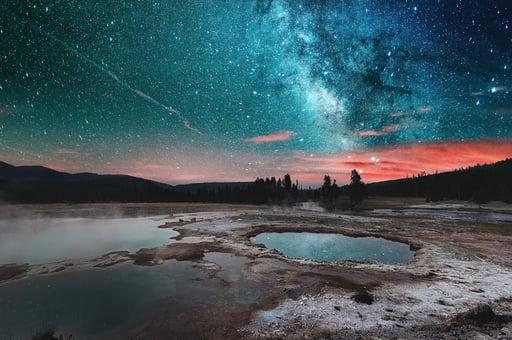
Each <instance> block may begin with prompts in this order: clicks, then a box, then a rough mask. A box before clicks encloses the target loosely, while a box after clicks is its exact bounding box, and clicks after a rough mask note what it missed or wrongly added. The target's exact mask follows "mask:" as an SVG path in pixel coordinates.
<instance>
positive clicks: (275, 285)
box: [0, 201, 512, 339]
mask: <svg viewBox="0 0 512 340" xmlns="http://www.w3.org/2000/svg"><path fill="white" fill-rule="evenodd" d="M402 203H404V202H403V201H401V204H400V207H399V208H401V209H402V208H404V205H403V204H402ZM413 203H416V204H418V202H413ZM454 204H455V203H454ZM385 207H386V208H387V207H389V206H388V205H387V206H385ZM302 208H303V209H301V208H293V207H268V206H233V205H208V204H122V205H119V204H102V205H76V206H67V205H49V206H23V207H20V206H17V207H12V206H4V207H2V208H1V209H0V214H1V215H2V216H3V217H7V216H11V215H13V214H18V213H20V211H23V212H24V213H31V214H38V215H48V216H61V215H65V216H69V215H70V214H71V215H73V216H96V215H105V214H126V215H130V216H139V215H141V216H142V215H145V216H149V215H162V214H164V215H168V218H166V219H165V223H164V224H163V225H162V226H161V227H162V228H173V229H174V230H176V231H178V232H179V233H180V235H179V236H178V237H177V238H176V239H174V240H170V242H169V244H168V245H165V246H162V247H158V248H152V249H141V250H139V251H137V252H133V253H129V252H126V251H119V252H113V253H109V254H105V255H102V256H99V257H98V258H95V259H92V260H90V259H89V260H84V261H82V262H67V261H63V262H59V263H52V264H43V265H37V266H31V265H28V264H18V265H13V264H10V265H3V266H0V281H3V282H2V283H0V288H1V285H2V284H8V283H10V282H13V280H29V279H30V278H31V277H34V276H39V275H51V273H53V272H62V271H69V270H79V269H80V268H82V267H90V266H95V267H109V266H113V265H116V264H118V263H121V262H133V263H134V264H136V265H142V266H154V265H159V264H162V263H164V262H165V261H173V260H174V261H191V262H193V263H195V265H197V266H199V267H200V268H202V270H204V271H206V272H207V273H208V274H209V275H210V276H211V277H217V278H218V279H219V278H220V279H221V280H222V282H224V283H225V284H226V285H227V286H229V285H233V284H240V281H237V282H234V281H233V280H232V275H231V276H230V275H227V276H226V275H224V276H226V277H224V276H223V274H222V270H223V268H220V267H219V264H218V263H215V261H213V260H212V258H215V254H218V253H224V254H226V253H227V254H232V256H233V258H236V259H243V261H242V260H240V261H242V262H243V265H239V266H237V267H236V268H235V269H234V270H235V271H238V272H240V273H238V274H236V275H243V276H244V277H245V279H244V280H245V281H244V282H247V285H249V286H251V285H252V284H254V287H256V288H254V287H253V288H252V289H261V290H262V292H261V296H260V297H259V298H258V299H257V301H256V302H255V303H251V304H247V305H245V304H240V303H236V302H234V301H230V300H229V298H223V300H222V301H217V303H215V304H214V305H211V306H209V307H208V308H207V310H204V311H202V312H201V313H199V312H198V313H196V314H195V315H194V322H195V323H196V324H197V327H194V330H192V329H191V330H190V331H188V332H187V330H183V331H182V333H179V334H180V335H182V336H198V337H206V338H208V337H210V338H240V337H244V338H296V339H299V338H300V339H304V338H340V339H344V338H349V337H350V338H356V339H357V338H361V339H368V338H429V339H430V338H442V339H444V338H447V339H457V338H481V339H485V338H503V339H508V338H512V308H511V307H512V224H510V223H508V222H503V223H495V221H490V222H489V221H486V222H482V221H477V220H467V219H459V218H444V217H443V216H439V215H434V216H433V217H429V216H423V215H422V216H415V215H414V214H411V215H406V216H402V215H401V216H386V215H380V214H375V213H370V212H368V211H360V212H357V213H351V214H348V213H347V214H343V213H328V212H322V211H319V209H316V207H315V206H314V205H305V206H302ZM395 208H397V207H395ZM415 208H418V206H416V207H415ZM421 208H425V206H421ZM428 208H436V207H428ZM457 208H460V207H458V206H457V207H454V206H453V205H452V206H450V205H449V204H446V205H444V206H442V209H443V211H447V210H448V211H450V209H451V210H453V209H457ZM474 208H475V207H470V206H463V209H466V210H468V209H469V210H471V209H474ZM507 209H508V207H500V211H501V212H502V213H507V211H506V210H507ZM476 211H478V209H476ZM263 231H309V232H330V233H343V234H346V235H351V236H378V237H384V238H388V239H392V240H399V241H402V242H406V243H408V244H410V245H411V248H412V249H415V250H416V255H415V257H414V259H413V260H412V261H411V262H409V263H407V264H402V265H384V264H379V263H371V262H366V263H361V262H350V261H339V262H334V263H318V262H314V261H304V260H295V259H288V258H286V257H284V256H282V255H281V254H279V253H278V252H276V251H273V250H269V249H266V248H264V247H261V246H258V245H254V244H252V243H251V242H250V240H249V238H250V237H251V236H254V235H256V234H258V233H260V232H263ZM212 254H213V255H212ZM224 269H225V268H224ZM230 270H233V268H231V269H230ZM233 275H235V274H233ZM205 284H208V281H206V282H205ZM251 287H252V286H251ZM150 315H151V320H152V321H151V323H147V322H146V321H147V320H140V325H137V326H134V327H133V329H128V330H125V332H126V333H123V334H124V335H125V336H127V335H128V334H129V336H132V335H133V334H136V335H137V336H138V337H141V338H154V337H161V336H165V335H169V334H173V333H169V332H172V329H173V327H174V329H176V328H175V327H176V323H174V322H167V321H168V319H169V318H171V319H172V317H170V316H169V314H168V313H166V312H165V309H162V310H160V309H159V308H155V309H154V310H153V311H152V312H151V313H150ZM148 318H149V316H148ZM166 320H167V321H166ZM174 334H177V333H174Z"/></svg>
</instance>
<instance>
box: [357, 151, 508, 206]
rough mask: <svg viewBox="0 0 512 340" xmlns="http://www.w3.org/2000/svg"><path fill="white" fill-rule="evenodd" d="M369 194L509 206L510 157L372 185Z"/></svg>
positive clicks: (368, 189) (368, 186) (367, 189)
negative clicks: (499, 203)
mask: <svg viewBox="0 0 512 340" xmlns="http://www.w3.org/2000/svg"><path fill="white" fill-rule="evenodd" d="M366 191H367V193H368V194H370V195H381V196H402V197H424V198H425V199H426V201H428V202H436V201H442V200H462V201H474V202H477V203H485V202H488V201H492V200H496V201H503V202H507V203H512V158H507V159H505V160H503V161H499V162H496V163H493V164H485V165H480V164H479V165H475V166H471V167H468V168H464V169H458V170H455V171H450V172H443V173H436V174H430V175H427V174H425V173H423V174H419V175H417V176H413V177H412V178H405V179H399V180H394V181H386V182H379V183H372V184H367V185H366Z"/></svg>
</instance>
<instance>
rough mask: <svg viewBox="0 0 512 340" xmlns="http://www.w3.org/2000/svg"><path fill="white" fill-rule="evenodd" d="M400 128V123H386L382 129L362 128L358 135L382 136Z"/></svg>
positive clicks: (357, 132)
mask: <svg viewBox="0 0 512 340" xmlns="http://www.w3.org/2000/svg"><path fill="white" fill-rule="evenodd" d="M399 129H400V125H398V124H391V125H386V126H384V127H383V128H382V129H380V130H362V131H356V133H355V134H356V136H359V137H375V136H382V135H387V134H390V133H393V132H396V131H398V130H399Z"/></svg>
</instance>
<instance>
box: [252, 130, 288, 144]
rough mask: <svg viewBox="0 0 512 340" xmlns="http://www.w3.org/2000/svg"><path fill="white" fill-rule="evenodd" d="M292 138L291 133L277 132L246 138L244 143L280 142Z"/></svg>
mask: <svg viewBox="0 0 512 340" xmlns="http://www.w3.org/2000/svg"><path fill="white" fill-rule="evenodd" d="M293 136H295V132H293V131H278V132H275V133H271V134H269V135H262V136H256V137H251V138H246V139H245V142H247V143H250V144H262V143H273V142H282V141H286V140H289V139H291V138H293Z"/></svg>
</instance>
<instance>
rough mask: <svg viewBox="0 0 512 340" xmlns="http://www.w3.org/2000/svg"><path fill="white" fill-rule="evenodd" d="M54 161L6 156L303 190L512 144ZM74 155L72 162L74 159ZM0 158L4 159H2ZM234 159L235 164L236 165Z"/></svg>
mask: <svg viewBox="0 0 512 340" xmlns="http://www.w3.org/2000/svg"><path fill="white" fill-rule="evenodd" d="M56 155H57V156H66V157H60V158H59V157H57V158H55V159H53V160H48V161H43V162H37V160H35V159H27V160H25V161H23V162H19V161H16V160H14V159H9V158H6V157H2V159H5V160H6V161H8V162H10V161H12V164H15V165H20V164H32V165H33V164H41V165H44V166H48V167H50V168H53V169H57V170H60V171H66V172H83V171H90V172H97V173H100V174H126V175H131V176H136V177H142V178H147V179H151V180H155V181H160V182H165V183H169V184H184V183H197V182H238V181H253V180H254V179H255V178H256V177H271V176H275V177H282V176H284V174H285V173H290V174H291V176H292V178H293V179H294V180H295V179H298V180H299V181H300V182H301V183H302V184H303V185H305V186H309V185H311V186H315V187H316V186H319V185H320V184H321V182H322V179H323V176H324V175H325V174H327V175H330V176H331V177H332V178H336V179H337V181H338V183H340V184H344V183H347V181H348V179H349V174H350V171H351V170H352V169H356V170H358V171H360V172H361V173H362V177H363V180H364V181H365V182H376V181H384V180H391V179H398V178H404V177H406V176H412V175H413V174H418V173H421V172H426V173H434V172H436V171H439V172H443V171H451V170H454V169H458V168H461V167H468V166H472V165H475V164H484V163H492V162H496V161H499V160H502V159H505V158H508V157H512V139H503V140H497V139H489V140H474V141H446V142H440V143H415V144H404V145H398V146H392V147H380V148H372V149H366V150H357V151H352V152H344V153H339V154H329V155H314V154H310V155H307V154H305V153H295V154H291V155H290V156H273V155H261V154H237V155H232V156H227V158H230V160H229V161H228V159H226V155H224V157H223V156H222V154H219V155H215V156H212V157H211V158H208V156H207V155H208V154H205V153H201V152H200V151H196V152H190V153H187V155H186V156H185V157H187V159H186V161H184V165H183V166H182V167H176V166H175V165H174V164H172V163H171V162H168V161H164V160H161V159H159V157H157V156H148V157H146V158H142V157H140V158H133V159H120V160H118V161H116V162H110V163H108V164H102V165H96V166H95V165H92V164H88V163H81V162H80V161H79V159H77V158H79V156H80V154H79V153H78V152H75V151H73V150H58V151H57V152H56ZM69 155H73V156H74V159H70V158H69V157H67V156H69ZM0 156H2V155H0ZM232 158H234V159H235V163H233V162H232Z"/></svg>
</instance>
